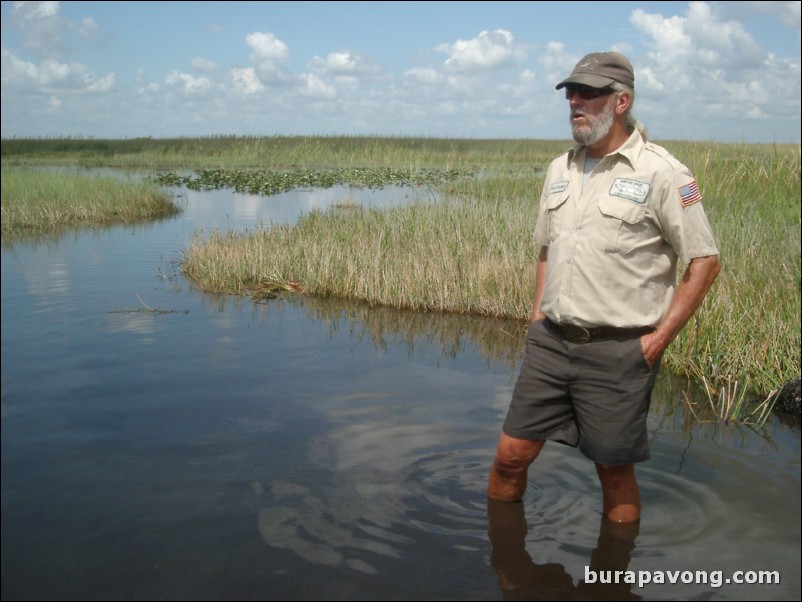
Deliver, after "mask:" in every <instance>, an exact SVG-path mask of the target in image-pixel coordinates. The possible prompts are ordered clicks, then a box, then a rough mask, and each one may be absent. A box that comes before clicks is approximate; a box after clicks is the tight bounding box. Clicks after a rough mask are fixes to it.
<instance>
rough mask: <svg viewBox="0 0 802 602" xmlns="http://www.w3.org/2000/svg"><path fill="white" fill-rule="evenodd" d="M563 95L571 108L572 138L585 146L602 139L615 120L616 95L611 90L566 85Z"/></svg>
mask: <svg viewBox="0 0 802 602" xmlns="http://www.w3.org/2000/svg"><path fill="white" fill-rule="evenodd" d="M565 97H566V98H567V99H568V104H569V106H570V109H571V112H570V115H569V121H570V123H571V133H572V135H573V137H574V140H575V141H576V142H579V143H580V144H584V145H585V146H591V145H593V144H596V143H597V142H599V141H600V140H602V139H603V138H604V137H605V136H606V135H607V133H608V132H609V131H610V128H611V127H613V122H614V121H615V99H616V95H615V94H614V93H613V92H612V90H609V89H604V90H596V91H594V89H592V88H590V89H588V88H585V87H583V86H566V87H565Z"/></svg>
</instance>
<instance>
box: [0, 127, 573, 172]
mask: <svg viewBox="0 0 802 602" xmlns="http://www.w3.org/2000/svg"><path fill="white" fill-rule="evenodd" d="M568 146H569V145H568V143H567V142H565V141H559V140H553V141H549V140H538V141H532V140H475V139H456V138H454V139H452V138H429V137H425V136H420V137H398V138H393V137H376V136H254V137H250V136H208V137H198V138H164V139H156V138H131V139H123V140H103V139H93V138H54V139H48V138H33V139H31V138H19V139H17V138H11V139H3V140H2V141H0V158H2V162H3V164H4V165H21V164H23V165H24V164H46V165H84V166H109V167H129V168H134V167H136V168H146V169H153V170H161V169H169V168H182V169H193V170H200V169H218V168H219V169H234V168H238V169H254V168H259V169H279V170H289V169H296V168H311V169H320V168H331V167H337V168H351V167H374V168H378V167H389V168H393V169H398V170H413V171H417V170H420V169H422V168H429V169H449V168H469V169H472V168H475V167H482V168H485V169H488V168H490V169H495V170H503V171H513V172H516V171H528V170H532V169H535V170H537V169H542V168H543V167H544V166H545V165H547V164H548V162H549V161H550V160H551V159H552V158H553V157H554V156H555V155H556V154H559V153H560V152H562V151H564V150H565V149H566V148H568ZM538 166H539V167H538Z"/></svg>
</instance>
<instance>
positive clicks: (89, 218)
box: [2, 168, 180, 239]
mask: <svg viewBox="0 0 802 602" xmlns="http://www.w3.org/2000/svg"><path fill="white" fill-rule="evenodd" d="M2 199H3V200H2V235H3V238H4V239H5V238H7V237H11V236H17V235H25V234H42V233H50V232H58V231H61V230H63V229H66V228H71V227H76V226H102V225H109V224H127V223H136V222H143V221H147V220H152V219H158V218H163V217H169V216H171V215H175V214H177V213H179V212H180V208H179V207H178V206H176V205H175V204H174V203H173V202H172V200H171V198H170V196H169V195H167V193H165V192H164V190H162V189H160V188H158V187H157V186H155V185H153V184H147V183H143V182H137V181H134V180H122V179H118V178H112V177H90V176H83V175H78V174H68V173H54V172H46V171H33V170H25V169H5V168H4V169H3V170H2Z"/></svg>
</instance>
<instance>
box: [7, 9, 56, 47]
mask: <svg viewBox="0 0 802 602" xmlns="http://www.w3.org/2000/svg"><path fill="white" fill-rule="evenodd" d="M58 12H59V3H58V2H15V3H14V9H13V11H12V16H13V18H14V23H15V24H16V25H17V27H18V28H19V30H20V32H21V33H22V35H23V44H24V45H25V47H27V48H28V49H30V50H32V51H33V52H35V53H36V54H37V55H39V56H54V55H57V54H59V53H60V52H61V45H62V42H61V35H60V28H61V25H62V23H61V18H60V17H59V14H58Z"/></svg>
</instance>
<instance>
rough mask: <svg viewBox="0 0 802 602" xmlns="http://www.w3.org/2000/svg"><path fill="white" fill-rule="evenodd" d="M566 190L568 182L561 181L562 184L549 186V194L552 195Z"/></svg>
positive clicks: (557, 183) (555, 183)
mask: <svg viewBox="0 0 802 602" xmlns="http://www.w3.org/2000/svg"><path fill="white" fill-rule="evenodd" d="M566 188H568V180H563V181H562V182H554V184H552V185H551V186H549V194H554V193H555V192H562V191H563V190H565V189H566Z"/></svg>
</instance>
